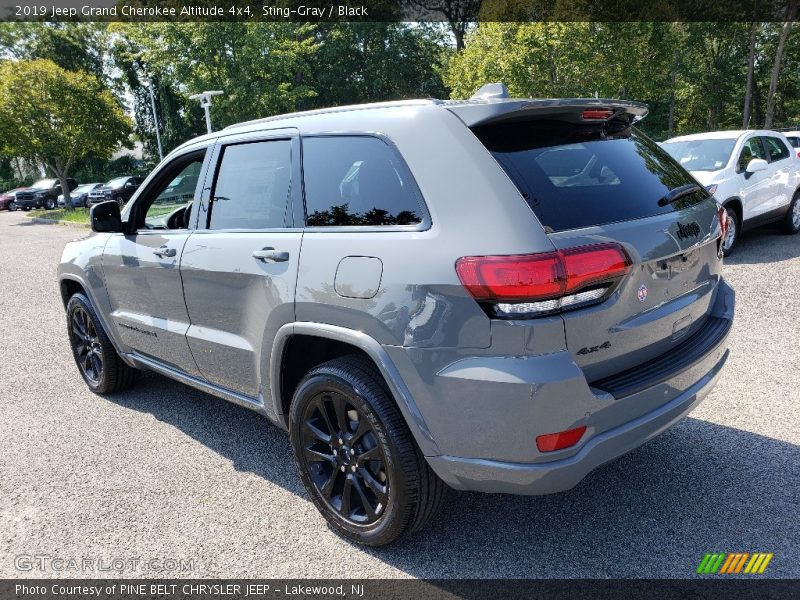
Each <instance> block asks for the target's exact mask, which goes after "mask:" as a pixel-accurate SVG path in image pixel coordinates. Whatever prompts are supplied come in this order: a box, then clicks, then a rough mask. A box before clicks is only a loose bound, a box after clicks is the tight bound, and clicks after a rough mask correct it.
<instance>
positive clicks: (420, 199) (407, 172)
mask: <svg viewBox="0 0 800 600" xmlns="http://www.w3.org/2000/svg"><path fill="white" fill-rule="evenodd" d="M321 137H368V138H374V139H377V140H380V141H381V142H383V143H384V144H386V145H387V146H388V147H389V151H390V152H392V153H393V154H394V157H395V158H396V159H397V161H398V165H399V166H400V168H401V169H402V170H403V173H401V175H402V176H403V177H404V178H405V179H406V180H407V181H408V182H409V183H410V188H409V189H410V190H411V193H412V194H413V195H414V196H415V197H416V200H417V203H418V204H419V209H420V215H421V217H422V218H421V220H420V222H419V223H415V224H413V225H308V224H307V221H306V219H307V217H308V214H307V213H308V210H307V208H306V188H305V185H306V181H305V172H304V169H305V162H304V156H303V140H304V139H308V138H321ZM300 163H301V169H300V170H301V182H302V183H301V189H302V205H301V206H300V207H299V208H300V213H299V215H298V216H297V217H296V218H298V217H299V219H300V222H301V223H302V224H303V227H304V229H305V231H308V232H312V233H316V232H330V233H358V232H364V233H375V232H392V231H394V232H403V231H427V230H429V229H430V228H431V227H432V226H433V220H432V219H431V214H430V212H429V211H428V205H427V203H426V202H425V198H424V196H423V195H422V191H421V190H420V189H419V185H418V184H417V180H416V179H415V178H414V175H413V174H412V173H411V169H410V168H409V166H408V163H406V161H405V159H404V158H403V154H402V152H400V149H399V148H398V147H397V145H396V144H395V143H394V141H393V140H392V139H391V138H389V137H388V136H387V135H385V134H383V133H378V132H372V131H331V132H322V133H303V134H301V135H300Z"/></svg>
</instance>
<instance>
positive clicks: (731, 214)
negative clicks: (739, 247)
mask: <svg viewBox="0 0 800 600" xmlns="http://www.w3.org/2000/svg"><path fill="white" fill-rule="evenodd" d="M725 208H726V210H727V213H728V233H727V235H726V236H725V239H723V240H722V254H723V255H724V256H730V255H731V254H733V250H734V248H735V247H736V243H737V242H738V241H739V233H740V231H741V228H742V223H741V221H740V220H739V215H737V214H736V211H735V210H733V208H732V207H730V206H726V207H725Z"/></svg>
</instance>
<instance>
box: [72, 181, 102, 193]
mask: <svg viewBox="0 0 800 600" xmlns="http://www.w3.org/2000/svg"><path fill="white" fill-rule="evenodd" d="M95 185H96V184H94V183H84V184H83V185H79V186H78V187H76V188H75V189H74V190H73V193H74V194H83V193H85V192H91V191H92V190H93V189H94V186H95Z"/></svg>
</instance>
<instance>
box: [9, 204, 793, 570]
mask: <svg viewBox="0 0 800 600" xmlns="http://www.w3.org/2000/svg"><path fill="white" fill-rule="evenodd" d="M86 233H87V230H84V229H78V228H69V227H63V226H56V225H42V224H35V223H32V222H31V221H30V219H28V218H26V217H25V215H24V214H22V213H20V212H16V213H8V212H2V213H0V407H1V408H0V577H20V576H30V577H42V576H45V577H53V576H74V577H78V576H83V577H87V576H93V575H101V576H102V575H104V574H103V573H92V572H91V571H90V572H80V571H78V572H76V571H55V570H53V569H48V570H46V571H44V572H43V571H41V570H38V569H33V570H29V571H20V570H18V566H19V564H20V563H19V561H18V560H17V557H18V556H20V555H25V556H28V555H47V556H50V557H52V558H62V559H77V560H81V559H83V558H90V559H94V560H106V561H110V560H112V559H116V558H122V559H124V560H128V559H132V558H138V559H141V560H149V559H166V558H171V559H176V560H181V559H183V560H186V559H189V560H190V561H191V562H192V567H193V568H192V570H191V571H187V572H171V573H167V574H168V575H171V576H198V577H278V578H281V577H295V578H297V577H423V578H439V577H446V578H450V577H462V578H493V577H521V578H522V577H524V578H527V577H546V578H561V577H576V578H593V577H654V578H655V577H658V578H660V577H665V578H673V577H675V578H682V577H690V576H692V575H693V574H694V571H695V568H696V567H697V564H698V563H699V561H700V559H701V558H702V557H703V555H704V554H705V553H706V552H713V551H717V552H753V551H760V552H772V553H774V558H773V559H772V562H771V563H770V566H769V569H768V571H767V574H768V575H770V576H773V577H794V578H796V577H800V541H798V540H800V519H798V515H799V514H800V489H798V481H800V410H798V407H799V406H800V317H799V315H800V236H793V237H790V236H785V235H782V234H780V233H779V232H778V231H777V230H775V229H769V228H767V229H761V230H757V231H755V232H751V233H749V234H745V235H744V236H743V237H742V239H741V244H740V246H739V247H738V248H737V250H736V253H735V254H734V255H733V256H732V257H731V258H730V259H728V260H727V262H726V267H725V274H726V277H727V278H728V279H729V281H730V282H731V283H732V285H733V286H734V287H735V289H736V291H737V317H736V323H735V326H734V331H733V333H732V335H731V338H730V343H731V349H732V355H731V358H730V360H729V362H728V365H727V366H726V368H725V370H724V372H723V375H722V378H721V380H720V382H719V384H718V386H717V387H716V389H715V390H714V392H713V393H712V394H711V396H710V397H709V398H708V399H707V400H706V401H705V403H704V404H703V405H701V407H700V408H699V409H698V410H697V411H695V412H694V413H693V414H692V415H691V417H690V418H688V419H686V420H684V421H683V422H681V423H680V424H679V425H677V426H676V427H674V428H673V429H671V430H669V431H668V432H666V433H665V434H663V435H662V436H660V437H659V438H657V439H656V440H654V441H652V442H650V443H649V444H647V445H645V446H644V447H642V448H640V449H638V450H636V451H634V452H632V453H630V454H628V455H626V456H625V457H623V458H622V459H620V460H618V461H616V462H613V463H611V464H609V465H606V466H605V467H603V468H601V469H599V470H597V471H596V472H594V473H592V474H591V475H590V476H589V477H587V478H586V479H585V480H584V481H583V482H582V483H581V484H580V485H579V486H578V487H577V488H575V489H573V490H571V491H569V492H566V493H562V494H558V495H553V496H546V497H512V496H500V495H480V494H467V493H455V492H454V493H452V494H451V495H450V497H449V500H448V502H447V504H446V506H445V509H444V510H443V511H442V513H441V514H440V515H439V517H438V518H437V519H436V520H435V522H433V523H432V526H430V527H428V528H427V529H426V530H424V531H423V532H421V533H420V534H417V535H416V536H413V537H411V538H408V539H405V540H402V541H401V542H400V543H397V544H395V545H393V546H390V547H389V548H386V549H380V550H364V549H362V548H360V547H357V546H354V545H352V544H349V543H347V542H345V541H343V540H341V539H340V538H338V537H337V536H335V535H334V534H333V533H331V532H330V531H329V530H328V529H327V527H326V526H325V524H324V522H323V519H322V517H321V516H320V515H319V514H318V512H317V511H316V509H315V508H314V507H313V506H312V504H311V503H310V502H309V501H308V500H307V499H306V497H305V493H304V491H303V488H302V485H301V483H300V480H299V478H298V477H297V475H296V473H295V468H294V465H293V464H292V462H291V457H290V450H289V443H288V438H287V436H286V435H285V434H284V433H283V432H282V431H280V430H279V429H277V428H275V427H273V426H271V425H270V424H269V423H268V422H267V421H266V419H264V418H262V417H260V416H258V415H256V414H255V413H252V412H249V411H247V410H245V409H242V408H239V407H236V406H234V405H231V404H228V403H226V402H224V401H222V400H218V399H216V398H213V397H211V396H208V395H206V394H204V393H201V392H199V391H195V390H193V389H190V388H188V387H185V386H182V385H181V384H178V383H176V382H173V381H171V380H168V379H165V378H163V377H160V376H157V375H154V374H148V375H146V376H145V377H143V378H142V379H141V381H140V382H139V383H138V384H137V385H136V386H135V387H134V389H133V390H131V391H129V392H126V393H123V394H120V395H117V396H114V397H112V398H108V399H104V398H101V397H98V396H95V395H94V394H92V393H90V392H89V391H88V389H87V388H86V386H85V385H84V383H83V381H82V379H81V378H80V376H79V374H78V371H77V369H76V368H75V365H74V363H73V361H72V357H71V355H70V351H69V347H68V344H67V337H66V331H65V322H64V315H63V308H62V305H61V299H60V297H59V294H58V289H57V285H56V265H57V263H58V259H59V257H60V255H61V250H62V248H63V246H64V244H65V243H66V242H67V241H69V240H70V239H73V238H75V237H79V236H82V235H85V234H86ZM123 574H124V575H126V576H130V577H138V576H159V575H164V574H165V573H162V572H158V571H142V570H138V571H137V570H133V571H131V570H128V571H125V572H124V573H123ZM105 575H107V576H115V575H119V573H118V572H110V573H105Z"/></svg>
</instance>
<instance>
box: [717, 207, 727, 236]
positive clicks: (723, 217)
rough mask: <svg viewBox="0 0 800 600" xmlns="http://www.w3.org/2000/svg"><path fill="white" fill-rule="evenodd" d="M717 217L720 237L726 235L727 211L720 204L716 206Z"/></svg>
mask: <svg viewBox="0 0 800 600" xmlns="http://www.w3.org/2000/svg"><path fill="white" fill-rule="evenodd" d="M717 217H718V218H719V228H720V231H721V232H722V236H721V237H722V239H723V240H724V239H725V236H726V235H728V211H727V210H726V208H725V207H724V206H722V205H719V206H717Z"/></svg>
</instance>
